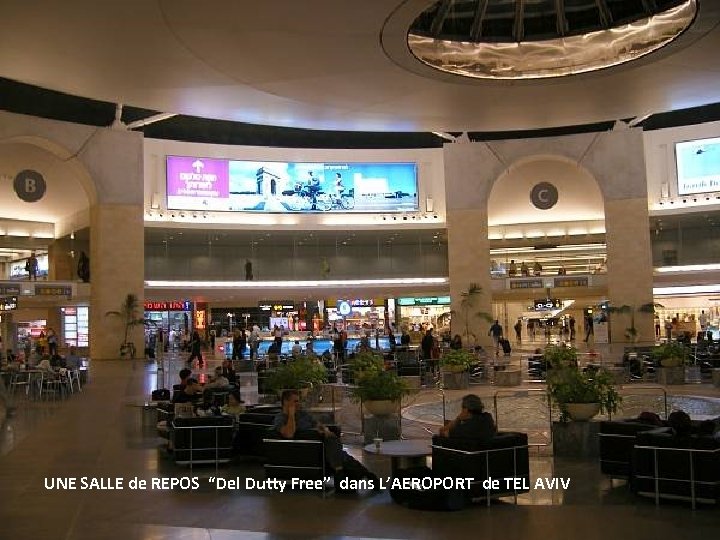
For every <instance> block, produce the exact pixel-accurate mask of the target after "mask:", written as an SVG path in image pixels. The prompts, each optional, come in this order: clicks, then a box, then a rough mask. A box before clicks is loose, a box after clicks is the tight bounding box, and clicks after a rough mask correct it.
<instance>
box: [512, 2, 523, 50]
mask: <svg viewBox="0 0 720 540" xmlns="http://www.w3.org/2000/svg"><path fill="white" fill-rule="evenodd" d="M524 15H525V1H524V0H515V25H514V26H513V37H514V38H515V41H517V42H518V43H519V42H520V41H522V40H523V37H525V24H524V22H525V21H524V18H523V17H524Z"/></svg>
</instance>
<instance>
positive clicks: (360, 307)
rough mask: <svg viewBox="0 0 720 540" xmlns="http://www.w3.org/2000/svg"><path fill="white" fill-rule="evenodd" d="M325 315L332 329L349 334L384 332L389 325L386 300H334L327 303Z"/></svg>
mask: <svg viewBox="0 0 720 540" xmlns="http://www.w3.org/2000/svg"><path fill="white" fill-rule="evenodd" d="M325 314H326V316H327V322H328V325H329V326H330V328H333V327H334V328H337V329H338V330H342V329H344V330H346V331H347V332H348V333H349V334H360V333H362V332H363V331H366V330H375V329H379V330H380V331H383V330H384V329H385V327H386V325H387V323H388V319H387V316H388V310H387V306H386V305H385V299H384V298H332V299H329V300H327V301H326V302H325Z"/></svg>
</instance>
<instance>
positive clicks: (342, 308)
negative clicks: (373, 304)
mask: <svg viewBox="0 0 720 540" xmlns="http://www.w3.org/2000/svg"><path fill="white" fill-rule="evenodd" d="M337 310H338V313H339V314H340V315H342V316H343V317H346V316H348V315H350V313H351V312H352V306H351V305H350V302H348V301H347V300H338V303H337Z"/></svg>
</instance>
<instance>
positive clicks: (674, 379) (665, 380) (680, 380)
mask: <svg viewBox="0 0 720 540" xmlns="http://www.w3.org/2000/svg"><path fill="white" fill-rule="evenodd" d="M658 383H660V384H685V368H684V367H683V366H676V367H659V368H658Z"/></svg>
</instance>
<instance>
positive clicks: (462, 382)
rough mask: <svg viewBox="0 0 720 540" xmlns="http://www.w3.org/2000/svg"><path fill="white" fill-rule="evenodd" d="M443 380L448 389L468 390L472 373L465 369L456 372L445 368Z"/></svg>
mask: <svg viewBox="0 0 720 540" xmlns="http://www.w3.org/2000/svg"><path fill="white" fill-rule="evenodd" d="M442 381H443V386H444V387H445V389H447V390H466V389H467V388H468V387H469V386H470V374H469V373H467V372H465V371H463V372H460V373H455V372H451V371H444V370H443V372H442Z"/></svg>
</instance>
